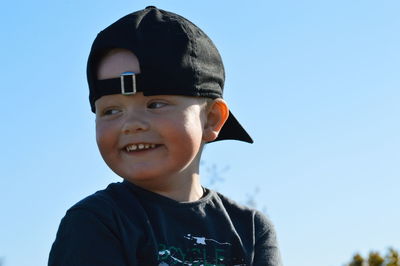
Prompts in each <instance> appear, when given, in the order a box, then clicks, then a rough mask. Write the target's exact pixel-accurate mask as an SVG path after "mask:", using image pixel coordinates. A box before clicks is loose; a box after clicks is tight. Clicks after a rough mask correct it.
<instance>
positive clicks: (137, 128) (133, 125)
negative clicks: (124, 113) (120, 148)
mask: <svg viewBox="0 0 400 266" xmlns="http://www.w3.org/2000/svg"><path fill="white" fill-rule="evenodd" d="M148 129H149V123H148V122H147V121H145V119H143V118H140V117H139V116H129V117H128V118H127V119H126V120H125V121H124V124H123V126H122V133H123V134H133V133H137V132H141V131H146V130H148Z"/></svg>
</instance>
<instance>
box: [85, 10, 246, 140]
mask: <svg viewBox="0 0 400 266" xmlns="http://www.w3.org/2000/svg"><path fill="white" fill-rule="evenodd" d="M116 48H123V49H127V50H130V51H131V52H132V53H134V54H135V55H136V57H137V58H138V60H139V65H140V69H141V72H140V73H138V74H135V73H132V72H129V73H128V72H125V73H121V76H120V77H118V78H111V79H105V80H98V79H97V66H98V63H99V61H100V60H101V59H102V57H103V56H104V55H105V54H106V53H107V52H108V51H110V50H111V49H116ZM87 79H88V84H89V90H90V94H89V101H90V105H91V108H92V112H95V111H96V109H95V104H94V103H95V101H96V100H97V99H99V98H100V97H102V96H104V95H110V94H125V95H130V94H134V93H136V92H143V95H145V96H150V95H184V96H200V97H207V98H211V99H215V98H222V93H223V87H224V81H225V71H224V66H223V63H222V59H221V56H220V54H219V52H218V50H217V48H216V47H215V45H214V44H213V43H212V41H211V40H210V38H208V36H207V35H206V34H205V33H204V32H203V31H202V30H201V29H199V28H198V27H197V26H196V25H194V24H193V23H192V22H190V21H189V20H187V19H185V18H183V17H181V16H179V15H177V14H174V13H171V12H168V11H165V10H161V9H158V8H156V7H154V6H149V7H146V8H145V9H143V10H139V11H137V12H134V13H131V14H129V15H127V16H125V17H122V18H121V19H119V20H118V21H116V22H115V23H113V24H111V25H110V26H109V27H107V28H105V29H104V30H103V31H101V32H100V33H99V34H98V35H97V37H96V39H95V40H94V42H93V44H92V49H91V51H90V54H89V59H88V63H87ZM224 139H234V140H241V141H245V142H249V143H253V140H252V139H251V137H250V136H249V134H247V132H246V131H245V130H244V128H243V127H242V126H241V125H240V124H239V122H238V121H237V120H236V118H235V117H234V116H233V115H232V113H231V112H230V113H229V117H228V120H227V121H226V122H225V124H224V126H223V127H222V129H221V131H220V133H219V135H218V138H217V139H216V140H215V141H217V140H224Z"/></svg>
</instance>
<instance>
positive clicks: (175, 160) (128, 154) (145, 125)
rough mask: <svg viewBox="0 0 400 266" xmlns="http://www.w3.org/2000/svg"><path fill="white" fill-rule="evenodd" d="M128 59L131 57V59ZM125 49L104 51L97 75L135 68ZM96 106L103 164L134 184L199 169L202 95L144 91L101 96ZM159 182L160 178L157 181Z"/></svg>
mask: <svg viewBox="0 0 400 266" xmlns="http://www.w3.org/2000/svg"><path fill="white" fill-rule="evenodd" d="M129 58H130V59H129ZM135 58H136V57H135V56H134V55H133V54H132V53H130V52H129V51H124V50H121V51H119V52H116V53H113V54H110V55H109V56H106V57H105V58H104V59H103V61H102V62H101V64H100V65H99V69H98V78H99V79H105V78H114V77H118V76H119V75H120V73H123V72H125V71H133V72H136V73H138V72H139V70H140V69H139V64H138V61H137V59H135ZM95 105H96V139H97V144H98V147H99V150H100V153H101V155H102V157H103V159H104V160H105V162H106V163H107V165H108V166H109V167H110V168H111V169H112V170H113V171H114V172H115V173H117V174H118V175H119V176H121V177H123V178H125V179H127V180H129V181H132V182H134V183H136V184H146V183H149V182H150V183H149V184H151V183H152V182H154V181H156V183H159V182H160V181H161V180H160V178H162V179H163V180H164V181H167V180H169V179H170V178H180V177H183V178H184V177H185V176H186V175H188V174H193V173H198V172H197V171H198V164H199V156H200V152H199V151H200V149H201V145H202V144H203V141H204V140H207V139H204V134H203V133H204V128H205V124H206V117H207V115H206V111H205V109H206V104H205V100H204V99H201V98H195V97H186V96H172V95H156V96H144V95H143V93H137V94H135V95H130V96H124V95H120V94H114V95H106V96H102V97H101V98H100V99H98V100H97V101H96V102H95ZM161 183H162V181H161Z"/></svg>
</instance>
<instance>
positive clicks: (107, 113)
mask: <svg viewBox="0 0 400 266" xmlns="http://www.w3.org/2000/svg"><path fill="white" fill-rule="evenodd" d="M119 112H120V110H118V109H115V108H111V109H106V110H104V111H103V115H115V114H118V113H119Z"/></svg>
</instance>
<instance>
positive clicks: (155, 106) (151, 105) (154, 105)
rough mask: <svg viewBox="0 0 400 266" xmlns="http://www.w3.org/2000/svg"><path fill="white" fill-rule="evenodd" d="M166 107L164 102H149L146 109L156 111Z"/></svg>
mask: <svg viewBox="0 0 400 266" xmlns="http://www.w3.org/2000/svg"><path fill="white" fill-rule="evenodd" d="M166 105H167V103H165V102H151V103H149V104H148V105H147V108H149V109H158V108H161V107H164V106H166Z"/></svg>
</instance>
